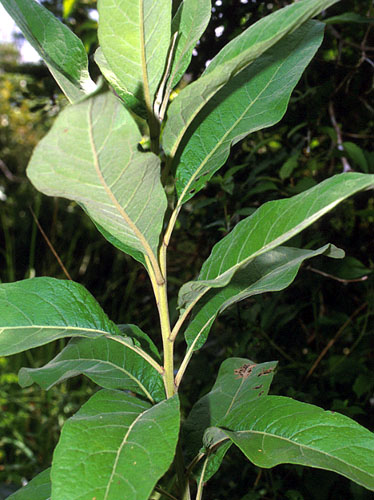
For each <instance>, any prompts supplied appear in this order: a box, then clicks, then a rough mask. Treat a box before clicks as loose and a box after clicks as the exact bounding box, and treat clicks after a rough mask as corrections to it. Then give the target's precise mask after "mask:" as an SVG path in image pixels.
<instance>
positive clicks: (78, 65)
mask: <svg viewBox="0 0 374 500" xmlns="http://www.w3.org/2000/svg"><path fill="white" fill-rule="evenodd" d="M2 4H3V6H4V8H5V9H6V10H7V12H8V13H9V15H10V16H11V17H12V18H13V19H14V20H15V22H16V23H17V24H18V26H19V27H20V29H21V31H22V33H23V34H24V36H25V38H26V39H27V40H28V42H29V43H30V44H31V45H32V46H33V48H34V49H35V50H36V51H37V52H38V54H39V55H40V56H41V57H42V59H44V61H45V63H46V64H47V66H48V68H49V70H50V71H51V73H52V75H53V76H54V78H55V80H56V81H57V83H58V84H59V86H60V87H61V90H62V91H63V92H64V93H65V95H66V97H67V98H68V99H69V101H70V102H76V101H78V100H79V99H81V98H82V97H84V95H85V94H87V93H90V92H93V91H94V90H95V89H96V85H95V83H94V82H93V81H92V80H91V78H90V76H89V73H88V58H87V54H86V51H85V49H84V46H83V43H82V42H81V40H80V39H79V38H78V37H77V36H76V35H75V34H74V33H73V32H72V31H70V29H69V28H68V27H67V26H65V25H64V24H62V23H61V22H60V21H59V20H58V19H57V18H56V17H55V16H54V15H53V14H52V13H51V12H50V11H49V10H48V9H46V8H45V7H43V6H42V5H40V4H39V3H37V2H36V1H34V0H2Z"/></svg>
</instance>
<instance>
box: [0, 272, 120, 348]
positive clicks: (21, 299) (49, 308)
mask: <svg viewBox="0 0 374 500" xmlns="http://www.w3.org/2000/svg"><path fill="white" fill-rule="evenodd" d="M108 334H111V335H117V334H119V330H118V328H117V327H116V325H115V324H114V323H113V322H112V321H110V320H109V318H108V317H107V315H106V314H105V313H104V311H103V310H102V309H101V307H100V305H99V304H98V303H97V302H96V300H95V299H94V298H93V297H92V295H91V294H90V293H89V292H88V291H87V290H86V289H85V288H84V287H83V286H82V285H79V284H78V283H74V282H73V281H65V280H57V279H54V278H33V279H29V280H24V281H17V282H15V283H5V284H2V285H0V355H1V356H8V355H10V354H15V353H17V352H22V351H25V350H27V349H31V348H32V347H37V346H40V345H43V344H47V343H48V342H52V341H53V340H56V339H60V338H64V337H98V336H102V335H108Z"/></svg>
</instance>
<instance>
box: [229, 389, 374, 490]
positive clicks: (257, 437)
mask: <svg viewBox="0 0 374 500" xmlns="http://www.w3.org/2000/svg"><path fill="white" fill-rule="evenodd" d="M220 427H221V429H222V431H223V433H224V434H226V435H227V437H229V438H230V439H231V441H232V442H233V443H235V444H236V445H237V446H238V447H239V448H240V449H241V450H242V452H243V453H244V454H245V455H246V456H247V457H248V458H249V460H250V461H251V462H253V463H254V464H255V465H257V466H259V467H266V468H267V467H274V466H275V465H278V464H282V463H292V464H300V465H307V466H310V467H318V468H321V469H326V470H331V471H335V472H337V473H339V474H342V475H343V476H345V477H348V478H349V479H351V480H352V481H355V482H356V483H358V484H361V485H362V486H364V487H366V488H368V489H370V490H374V461H373V455H374V434H373V433H371V432H370V431H368V430H367V429H365V428H364V427H362V426H360V425H359V424H357V423H356V422H354V421H353V420H351V419H350V418H348V417H346V416H344V415H340V414H339V413H334V412H330V411H324V410H323V409H322V408H319V407H317V406H313V405H310V404H307V403H301V402H299V401H295V400H293V399H291V398H286V397H281V396H266V397H264V398H260V399H259V400H257V401H256V402H255V403H253V404H252V405H250V406H247V405H243V406H242V407H240V406H238V407H237V408H235V409H233V411H232V412H230V415H228V416H227V418H226V419H224V421H223V422H222V424H221V426H220Z"/></svg>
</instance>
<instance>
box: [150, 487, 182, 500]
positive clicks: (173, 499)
mask: <svg viewBox="0 0 374 500" xmlns="http://www.w3.org/2000/svg"><path fill="white" fill-rule="evenodd" d="M155 491H157V492H158V493H161V495H164V496H165V497H168V498H171V499H172V500H178V498H177V497H175V496H174V495H171V494H170V493H168V492H167V491H166V490H164V488H161V486H155Z"/></svg>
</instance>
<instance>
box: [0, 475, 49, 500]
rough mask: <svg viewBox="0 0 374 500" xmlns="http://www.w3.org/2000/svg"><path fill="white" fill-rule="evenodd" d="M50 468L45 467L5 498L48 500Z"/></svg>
mask: <svg viewBox="0 0 374 500" xmlns="http://www.w3.org/2000/svg"><path fill="white" fill-rule="evenodd" d="M50 475H51V469H46V470H44V471H43V472H41V473H40V474H38V475H37V476H35V477H34V478H33V479H32V480H31V481H29V482H28V483H27V485H26V486H24V487H23V488H21V489H19V490H17V491H16V492H15V493H13V494H12V495H10V496H9V497H7V500H50V498H51V478H50Z"/></svg>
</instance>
